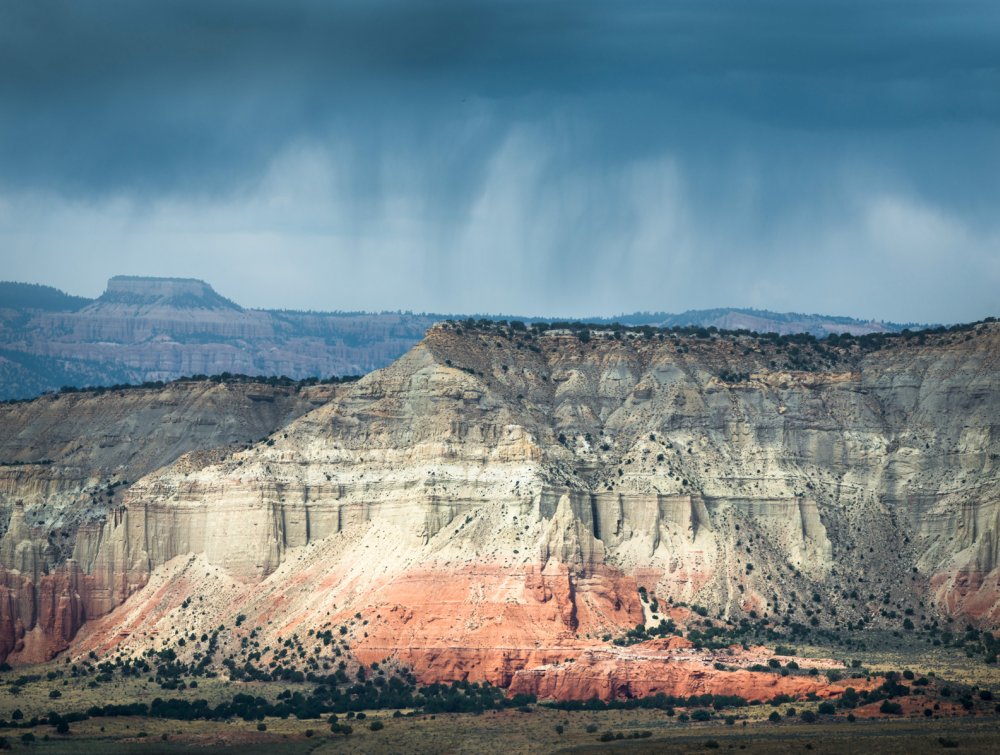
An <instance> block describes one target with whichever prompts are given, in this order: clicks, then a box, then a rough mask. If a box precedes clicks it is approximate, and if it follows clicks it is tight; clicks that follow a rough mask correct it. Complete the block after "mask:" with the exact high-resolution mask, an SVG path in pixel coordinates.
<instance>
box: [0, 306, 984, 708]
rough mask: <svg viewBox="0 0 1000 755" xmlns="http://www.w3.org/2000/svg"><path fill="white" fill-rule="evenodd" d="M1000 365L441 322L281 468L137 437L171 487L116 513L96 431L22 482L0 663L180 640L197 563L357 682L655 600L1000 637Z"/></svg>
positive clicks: (502, 658)
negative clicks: (888, 607) (348, 659)
mask: <svg viewBox="0 0 1000 755" xmlns="http://www.w3.org/2000/svg"><path fill="white" fill-rule="evenodd" d="M998 344H1000V332H998V328H997V326H996V325H983V326H980V328H979V330H977V331H976V332H975V333H974V334H970V336H969V337H968V338H966V335H965V334H944V335H941V336H932V337H929V338H927V339H926V342H924V343H922V344H918V343H917V342H915V341H912V342H911V341H902V340H901V341H900V342H899V343H898V344H896V345H892V346H889V347H885V348H883V349H881V350H879V351H869V352H862V351H861V350H859V349H857V348H853V349H852V348H850V347H848V348H841V349H840V350H839V351H838V352H836V353H835V354H834V352H833V350H832V347H831V352H830V353H831V354H833V356H825V357H823V359H825V360H828V363H825V364H826V366H825V367H823V368H822V369H819V368H817V369H814V370H813V371H810V372H796V371H791V370H787V369H780V368H778V367H772V364H773V363H775V361H776V356H777V355H776V353H775V352H774V348H773V345H768V344H763V345H762V343H761V342H760V341H758V340H756V339H753V338H751V337H749V336H747V337H733V336H727V337H725V338H708V339H698V338H673V337H669V336H668V337H666V338H663V339H660V338H657V337H654V338H650V339H646V338H632V337H629V336H628V335H625V336H619V337H615V336H614V335H613V334H612V333H611V332H608V333H595V334H592V336H591V338H590V340H589V341H584V340H581V339H580V338H578V337H577V336H575V335H572V334H569V333H559V332H555V333H548V334H545V335H541V336H530V335H527V334H524V333H522V332H517V331H503V332H500V331H499V330H498V329H496V328H494V329H492V330H490V331H478V330H472V331H469V330H466V331H465V332H459V329H458V328H455V327H453V326H446V325H443V326H438V327H435V328H434V329H432V330H431V331H430V332H429V333H428V336H427V337H426V339H425V340H424V341H423V342H422V343H421V344H420V345H419V346H417V347H415V348H414V349H413V350H412V351H410V352H409V353H408V354H407V355H405V356H404V357H402V358H401V359H400V360H399V361H397V362H396V363H395V364H393V365H392V366H390V367H388V368H386V369H384V370H381V371H378V372H375V373H372V374H370V375H369V376H367V377H366V378H364V379H363V380H361V381H360V382H359V383H357V384H355V385H352V386H351V387H349V388H344V389H341V390H339V391H338V392H336V395H331V396H329V397H324V398H328V399H329V400H325V401H324V403H322V405H318V406H317V405H310V406H300V405H299V404H296V405H295V408H294V409H293V408H292V407H291V406H289V407H287V408H286V410H284V411H285V414H283V415H281V413H280V412H276V413H275V414H274V415H272V416H271V417H270V418H269V420H268V421H269V422H271V423H272V424H273V427H272V428H271V429H269V430H267V432H264V433H260V434H259V435H256V437H254V435H253V434H251V439H255V440H256V439H259V438H260V436H261V435H269V437H267V438H266V439H265V440H264V441H262V442H256V443H254V444H252V445H246V444H244V445H242V446H236V445H233V440H232V439H230V438H226V439H225V440H224V441H222V442H219V443H217V444H216V445H218V446H223V445H224V444H225V443H229V444H230V445H228V446H227V447H225V448H222V449H221V450H216V451H211V452H210V451H208V450H204V451H195V450H194V449H193V448H192V449H186V451H188V453H186V454H185V455H183V456H180V457H179V458H178V455H176V454H175V455H174V456H173V458H163V459H161V458H160V457H158V456H157V455H156V454H155V453H153V449H156V448H159V446H160V444H163V443H164V439H165V438H166V437H171V438H173V437H174V436H163V435H158V434H157V433H158V426H147V427H146V430H145V435H143V434H142V428H139V427H137V428H136V429H135V430H134V432H133V435H132V436H130V437H132V438H133V439H134V440H133V441H132V445H133V446H135V447H141V448H143V449H145V450H144V451H143V453H147V454H149V455H150V459H151V461H150V462H149V463H147V464H146V465H145V467H142V465H134V470H135V471H136V472H138V473H140V474H135V473H134V472H130V473H129V476H128V480H129V481H130V482H128V484H127V485H122V486H121V487H118V488H114V489H113V490H112V491H111V495H110V497H108V496H107V493H106V490H105V488H104V487H101V488H100V490H101V491H104V492H103V493H102V495H100V496H98V500H99V502H100V503H99V505H97V506H96V507H95V504H94V503H93V497H91V496H89V495H82V494H81V492H82V491H83V490H85V489H86V487H85V486H87V485H93V484H94V481H98V482H100V483H101V485H104V480H105V479H106V475H108V471H104V472H101V473H100V474H96V475H95V474H94V473H93V472H92V471H88V470H91V469H92V466H88V463H87V461H86V459H85V458H84V459H81V460H80V461H79V462H74V464H75V466H74V467H73V468H74V469H79V470H82V471H81V472H78V473H76V474H75V475H70V473H69V472H68V471H65V472H64V471H61V470H64V469H65V470H69V469H70V466H71V465H70V464H68V463H65V464H64V463H63V462H62V461H61V459H62V458H63V457H61V456H59V454H60V453H62V454H64V455H65V454H69V453H71V450H72V449H75V448H79V449H83V450H84V451H85V450H86V449H89V448H92V447H93V446H94V445H95V438H99V437H104V436H102V435H101V433H100V432H94V431H93V430H87V429H86V428H87V427H88V423H87V422H84V421H81V422H80V424H79V427H80V429H79V431H78V432H77V434H76V435H74V436H73V437H68V438H66V439H65V440H64V442H63V444H62V446H61V447H60V449H53V450H51V451H46V453H47V454H49V455H50V458H51V459H52V460H53V463H52V464H48V465H37V466H25V465H21V466H8V467H4V468H3V470H0V471H2V475H3V477H2V478H0V481H2V484H3V485H4V487H3V488H2V503H0V505H2V506H3V507H4V511H5V512H6V513H7V515H8V517H9V526H8V528H7V533H6V534H5V535H4V537H3V539H2V540H0V561H2V563H3V565H4V568H5V571H4V572H3V575H2V576H3V582H2V584H3V587H2V590H0V650H2V654H11V658H12V659H14V660H20V659H24V660H28V659H33V658H36V657H39V656H44V655H46V654H51V653H53V652H56V651H58V650H60V649H62V648H64V647H67V646H69V645H70V644H71V643H72V642H74V639H73V638H74V636H75V634H76V633H77V632H78V631H79V629H80V626H81V623H82V622H93V621H94V620H95V619H98V618H99V617H105V618H103V619H101V620H100V621H101V622H102V623H100V624H99V626H101V627H102V633H103V634H102V636H105V637H118V636H127V637H128V638H129V639H128V640H127V642H132V643H135V642H141V641H143V640H141V639H140V638H142V637H151V636H154V635H155V631H156V630H155V627H156V626H157V622H161V621H166V620H167V619H166V618H165V616H166V614H164V613H163V611H165V610H167V609H166V608H162V609H161V608H157V609H156V610H153V609H152V608H149V609H148V616H146V614H144V613H143V610H145V609H143V610H140V607H142V606H151V605H152V604H151V603H146V602H144V601H148V600H149V599H150V597H149V596H150V595H151V594H152V593H150V590H151V589H152V586H157V587H156V589H158V590H160V589H162V590H166V589H167V587H166V586H165V585H166V583H162V582H161V581H158V580H162V579H167V576H166V575H174V574H175V573H178V574H179V573H180V572H176V571H175V570H177V569H180V568H181V567H179V566H178V564H180V563H181V562H184V563H187V561H185V559H190V558H195V559H197V563H198V564H200V565H203V566H204V569H205V574H206V575H209V576H200V577H198V579H194V578H193V577H190V573H193V572H190V573H188V572H185V573H186V574H188V576H186V577H184V580H193V581H181V582H177V583H176V585H177V586H178V587H177V594H180V592H181V591H182V590H181V588H180V586H181V585H183V586H184V587H183V591H184V592H186V593H189V594H198V591H199V590H200V589H202V588H203V587H204V585H205V584H208V583H207V582H204V580H205V579H209V578H211V579H223V576H219V575H224V578H225V579H226V580H229V581H228V582H227V583H226V584H227V585H228V587H227V588H226V589H227V590H229V591H231V592H229V593H225V594H226V595H227V597H226V599H225V600H224V601H223V600H222V598H221V597H218V598H217V597H216V596H215V595H213V594H210V593H205V594H201V597H202V598H203V599H204V600H205V601H213V600H218V601H219V602H218V605H216V606H215V608H214V609H213V611H212V612H210V614H207V615H210V616H211V621H214V622H216V623H218V620H219V619H220V618H222V619H225V617H227V616H230V615H235V614H236V613H244V614H245V615H247V616H248V617H250V620H261V621H262V622H263V623H266V621H271V622H272V625H271V626H272V628H271V629H268V630H266V632H274V633H280V632H281V631H288V630H289V629H290V628H297V627H302V628H303V629H307V628H315V627H318V626H320V625H321V624H322V623H324V622H328V621H331V620H334V619H336V618H337V617H344V616H353V615H354V614H355V613H361V614H362V615H363V616H364V617H365V619H366V620H368V621H369V622H370V624H369V625H368V626H366V628H365V631H366V632H367V635H366V636H362V635H359V636H356V637H353V638H352V639H353V641H354V650H355V652H356V654H357V655H358V657H359V658H362V659H367V660H378V659H380V658H385V657H387V656H393V657H397V658H399V659H400V660H402V661H403V662H406V663H407V664H409V665H412V666H413V667H414V669H416V670H417V671H419V673H420V674H421V676H422V677H423V678H425V679H434V680H447V679H452V678H475V679H488V680H490V681H493V682H495V683H500V684H514V683H515V682H514V680H515V679H517V678H519V677H518V674H519V673H521V672H524V673H526V674H527V672H528V671H530V670H531V669H532V668H536V667H539V666H551V667H552V668H554V669H555V668H556V665H557V664H558V663H560V662H561V659H562V660H564V659H565V658H566V657H575V656H574V653H575V654H577V655H578V654H579V653H580V652H581V650H582V649H586V648H587V647H590V646H591V644H592V643H597V642H598V640H599V638H600V637H602V636H603V635H606V634H612V635H615V634H618V633H620V632H622V631H624V630H626V629H628V628H631V627H634V626H635V624H636V623H640V622H643V621H645V618H644V615H643V611H642V606H641V604H640V603H639V601H638V597H637V590H638V588H639V587H642V588H644V589H645V590H646V591H648V592H649V593H651V594H654V595H655V596H657V598H658V599H660V600H661V601H666V600H668V599H673V600H674V601H686V602H688V603H694V604H699V605H700V606H703V607H704V608H705V609H706V610H707V611H708V612H710V615H713V616H714V615H720V616H723V617H733V618H742V617H744V616H746V615H748V614H749V613H750V612H751V611H753V612H756V614H757V615H759V616H763V617H775V618H782V619H785V618H787V619H788V620H790V621H795V622H802V623H805V622H806V621H807V619H806V614H805V613H804V612H805V610H809V611H810V613H809V616H810V617H815V619H816V621H817V622H818V623H819V625H821V626H830V627H834V626H842V625H845V624H846V623H848V622H857V621H860V620H864V621H865V622H867V623H868V624H869V625H886V626H893V627H894V628H895V626H896V625H895V624H891V623H890V622H891V619H889V618H886V617H884V616H883V615H882V613H881V609H882V607H883V605H885V603H884V600H885V596H887V595H888V596H889V597H888V599H889V601H890V604H892V605H897V604H898V605H907V606H909V605H914V604H916V603H917V602H918V601H924V603H925V606H926V610H927V612H929V614H930V615H932V616H934V615H942V616H943V615H955V616H962V617H963V618H965V619H968V620H971V621H974V622H978V623H981V624H983V625H988V626H995V625H996V624H997V623H998V621H1000V612H998V611H1000V609H998V587H997V585H998V576H1000V575H998V552H1000V540H998V533H1000V525H998V516H1000V496H998V484H997V461H998V458H1000V457H998V451H1000V442H998V430H997V425H998V423H1000V390H998V388H1000V385H998V381H1000V369H998V367H1000V365H998ZM105 398H107V397H105ZM42 401H45V399H43V400H42ZM258 403H259V402H258ZM29 406H30V405H29ZM39 406H40V407H41V408H40V409H37V411H38V413H39V415H40V416H42V415H44V414H45V412H46V411H48V408H47V407H48V405H44V404H40V405H39ZM232 411H233V410H231V409H224V408H211V407H209V408H205V409H204V410H203V411H200V412H198V414H197V419H195V418H194V416H192V418H191V419H190V422H191V426H192V427H202V426H208V427H219V425H218V424H217V425H211V424H209V425H198V424H196V423H197V422H208V423H211V422H217V423H224V422H225V421H226V418H227V417H231V414H230V412H232ZM279 415H281V416H279ZM296 417H297V418H296ZM4 421H5V422H6V423H7V424H6V425H5V427H11V426H12V423H13V426H17V419H16V418H14V419H10V418H9V417H8V419H5V420H4ZM279 427H280V429H278V428H279ZM244 434H246V433H244ZM205 437H206V438H207V439H208V440H211V439H212V438H214V437H215V436H211V435H210V434H209V435H206V436H205ZM137 439H141V440H137ZM208 440H206V443H207V442H208ZM27 442H29V441H24V442H23V443H22V444H21V446H23V445H24V443H27ZM30 442H36V441H30ZM173 442H174V444H175V445H174V446H171V448H176V442H177V441H176V439H175V440H174V441H173ZM14 445H17V444H14ZM96 445H98V446H99V445H100V443H99V442H98V443H97V444H96ZM8 446H9V447H13V446H11V444H8ZM21 446H18V448H20V447H21ZM15 450H16V449H15ZM84 451H80V452H79V453H83V452H84ZM7 453H11V452H10V451H8V452H7ZM26 453H27V452H25V454H26ZM23 456H24V454H22V457H23ZM154 457H155V461H154ZM66 458H68V457H66ZM15 460H17V459H15V458H13V457H12V458H11V461H15ZM24 460H25V461H28V460H29V459H27V458H24ZM121 474H124V473H121ZM102 475H103V476H102ZM133 478H135V480H136V481H135V482H132V481H131V480H132V479H133ZM109 479H115V478H114V477H111V478H109ZM60 485H62V486H63V487H61V488H60V487H59V486H60ZM53 486H55V487H53ZM18 499H20V500H22V501H23V506H22V507H21V508H18V507H17V506H16V505H15V500H18ZM64 532H65V533H66V535H65V537H64V534H63V533H64ZM192 563H193V562H192ZM192 568H193V567H192ZM200 568H202V566H199V569H200ZM199 573H200V572H199ZM46 578H49V582H47V583H45V584H46V585H49V586H47V587H45V588H44V590H43V588H42V587H41V585H42V584H43V582H44V580H45V579H46ZM170 579H174V577H173V576H171V577H170ZM177 579H180V577H177ZM199 580H200V581H199ZM199 585H201V587H199ZM46 591H47V592H46ZM43 593H44V597H43ZM157 594H159V593H157ZM222 594H223V593H221V592H220V593H219V595H222ZM814 594H815V595H817V596H819V600H813V599H812V598H811V596H813V595H814ZM871 596H874V597H871ZM161 602H162V601H161ZM43 604H44V605H43ZM157 605H160V604H159V603H157ZM164 605H166V604H164ZM171 605H172V604H171ZM170 610H174V609H170ZM144 616H146V618H144ZM43 617H44V618H43ZM126 617H128V619H127V622H126ZM205 621H209V619H207V618H206V619H205ZM126 623H127V626H128V629H127V631H126V630H125V629H122V627H124V626H125V625H126ZM94 626H98V624H96V623H95V624H94ZM85 634H86V637H87V639H86V642H87V643H90V644H89V645H87V646H88V647H90V646H96V644H95V643H98V642H99V641H100V639H99V638H98V637H96V635H94V634H93V633H92V632H90V630H88V631H87V632H85ZM35 638H38V639H35ZM43 638H44V641H43ZM122 641H123V642H124V641H125V640H122ZM19 643H20V644H19ZM39 649H41V650H39ZM570 651H572V652H570ZM567 652H569V655H566V653H567ZM594 658H596V659H597V660H595V661H594V663H595V664H598V666H599V665H600V664H601V663H605V661H606V660H607V659H604V660H601V658H599V657H598V656H594ZM616 663H617V661H616ZM605 665H606V664H605ZM625 666H626V667H627V666H628V663H625ZM579 668H581V669H582V668H584V666H580V667H579ZM601 668H603V666H602V667H601ZM552 673H553V674H554V676H553V677H552V678H556V677H558V678H564V677H565V678H569V677H566V670H565V669H561V670H560V669H556V670H555V671H553V672H552ZM595 673H596V672H595ZM601 673H603V672H601ZM628 674H632V672H628ZM570 676H572V675H570ZM632 676H635V675H634V674H632ZM523 678H525V679H528V678H533V677H531V676H530V674H529V675H527V676H525V677H523ZM554 683H556V682H550V681H545V682H544V683H542V682H538V683H537V684H536V683H535V682H531V684H528V682H517V684H526V685H528V686H532V685H534V687H535V688H538V689H543V688H544V689H546V690H548V689H550V687H548V686H546V685H549V684H554ZM604 683H605V682H600V684H604ZM607 683H608V684H612V683H614V684H617V683H619V681H614V682H611V681H608V682H607ZM637 683H638V682H637ZM657 683H658V684H661V686H662V684H666V681H662V680H661V682H657ZM685 683H687V682H685ZM558 684H564V682H558ZM565 684H568V685H569V686H572V685H573V684H578V682H577V681H573V682H572V684H571V683H570V682H565ZM587 684H590V683H589V682H588V683H587ZM595 684H597V683H596V682H595ZM639 686H641V685H639ZM567 688H569V687H567ZM638 688H639V687H637V689H638ZM552 689H555V688H552ZM586 689H588V690H589V689H591V687H586ZM595 689H596V688H595ZM601 689H604V688H603V687H601ZM599 694H601V695H604V694H605V693H604V692H600V693H599Z"/></svg>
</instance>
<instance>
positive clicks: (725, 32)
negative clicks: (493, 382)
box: [0, 0, 1000, 322]
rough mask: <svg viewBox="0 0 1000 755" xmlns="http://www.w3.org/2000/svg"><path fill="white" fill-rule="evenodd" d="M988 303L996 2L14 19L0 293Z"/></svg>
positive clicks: (458, 2) (249, 302) (404, 0)
mask: <svg viewBox="0 0 1000 755" xmlns="http://www.w3.org/2000/svg"><path fill="white" fill-rule="evenodd" d="M116 274H132V275H164V276H182V277H196V278H202V279H204V280H207V281H209V282H210V283H211V284H212V285H213V286H214V287H215V288H216V290H218V291H219V292H220V293H221V294H223V295H225V296H227V297H229V298H231V299H234V300H235V301H237V302H239V303H241V304H243V305H244V306H253V307H268V308H292V309H316V310H335V309H340V310H357V309H362V310H397V309H401V310H413V311H430V312H449V313H473V312H475V313H511V314H513V313H516V314H522V315H546V316H588V315H590V316H607V315H614V314H619V313H624V312H632V311H640V310H645V311H668V312H679V311H683V310H687V309H697V308H708V307H716V306H750V307H758V308H766V309H772V310H778V311H798V312H809V313H811V312H821V313H825V314H837V315H852V316H856V317H861V318H875V319H885V320H894V321H897V322H959V321H970V320H976V319H980V318H982V317H984V316H988V315H1000V3H997V2H995V0H987V1H977V2H965V1H963V0H957V1H955V0H953V1H951V2H947V3H942V2H939V1H937V0H935V1H934V2H925V1H923V0H908V1H907V2H901V1H897V0H882V1H873V0H684V1H682V2H678V1H674V0H655V1H650V2H647V1H641V2H634V1H630V0H617V1H615V2H594V1H593V0H567V1H563V0H558V1H556V0H524V1H522V0H502V1H500V0H440V1H435V2H431V1H430V0H347V1H346V2H344V1H341V2H338V1H336V0H328V1H323V2H321V1H320V0H282V1H281V2H275V1H270V2H262V1H260V0H213V1H211V2H209V1H206V0H161V1H160V2H157V3H155V4H151V3H135V2H133V1H132V0H92V1H90V2H86V3H80V2H75V1H72V0H66V1H65V2H61V1H59V0H5V1H4V2H3V3H0V279H7V280H20V281H29V282H38V283H46V284H50V285H54V286H57V287H59V288H62V289H64V290H66V291H68V292H70V293H74V294H78V295H86V296H97V295H98V294H99V293H100V292H101V291H102V290H103V288H104V285H105V281H106V279H107V278H108V277H110V276H112V275H116Z"/></svg>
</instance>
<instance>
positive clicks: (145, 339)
mask: <svg viewBox="0 0 1000 755" xmlns="http://www.w3.org/2000/svg"><path fill="white" fill-rule="evenodd" d="M470 317H471V319H474V320H492V321H499V320H522V321H525V322H546V323H557V322H559V321H560V319H559V318H539V317H531V316H520V317H519V316H507V315H504V316H501V315H479V314H475V315H471V316H470V315H456V314H433V313H412V312H377V313H376V312H343V311H340V312H303V311H294V310H264V309H245V308H243V307H241V306H240V305H239V304H237V303H236V302H234V301H232V300H230V299H227V298H226V297H224V296H222V295H221V294H219V293H218V292H216V291H215V289H213V288H212V286H211V285H209V284H208V283H207V282H205V281H202V280H199V279H196V278H171V277H144V276H134V275H116V276H115V277H113V278H111V279H110V280H109V281H108V285H107V288H106V290H105V291H104V293H102V294H101V296H99V297H98V298H97V299H88V298H84V297H80V296H71V295H69V294H66V293H64V292H62V291H60V290H58V289H55V288H52V287H51V286H42V285H38V284H28V283H14V282H5V283H0V400H5V399H15V398H17V399H19V398H30V397H32V396H37V395H38V394H39V393H41V392H44V391H50V390H58V389H59V388H62V387H63V386H69V387H77V388H79V387H82V386H86V385H94V386H98V385H114V384H120V383H128V382H131V383H143V382H148V381H157V380H173V379H175V378H178V377H181V376H184V375H195V374H206V375H214V374H221V373H225V372H229V373H232V374H244V375H261V376H279V375H280V376H287V377H289V378H293V379H296V380H299V379H303V378H310V377H320V378H327V377H331V376H343V375H358V374H363V373H366V372H370V371H371V370H373V369H378V368H380V367H385V366H387V365H388V364H390V363H391V362H392V361H394V360H395V359H397V358H398V357H399V356H401V355H402V354H404V353H405V352H406V351H407V350H409V349H410V348H412V347H413V346H414V345H415V344H416V343H417V342H418V341H420V339H421V338H423V335H424V333H425V332H426V331H427V329H428V328H429V327H430V326H431V325H433V324H434V323H436V322H440V321H442V320H447V319H460V320H467V319H470ZM562 321H566V322H577V323H578V322H593V323H603V324H612V323H615V322H617V323H621V324H622V325H625V326H645V325H648V326H654V327H660V328H671V327H702V328H712V327H714V328H717V329H719V330H747V331H756V332H758V333H778V334H780V335H791V334H795V333H808V334H810V335H812V336H815V337H817V338H823V337H825V336H828V335H831V334H836V335H840V334H842V333H850V334H851V335H856V336H863V335H867V334H871V333H880V332H900V331H902V330H904V329H905V328H907V327H909V328H910V329H913V330H916V329H919V328H920V327H921V326H919V325H915V324H910V325H901V324H897V323H886V322H877V321H872V320H859V319H855V318H852V317H835V316H829V315H820V314H813V315H805V314H798V313H781V312H771V311H767V310H757V309H740V308H717V309H705V310H689V311H687V312H682V313H680V314H671V313H667V312H654V313H649V312H635V313H632V314H626V315H620V316H617V317H605V318H592V317H588V318H563V319H562Z"/></svg>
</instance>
